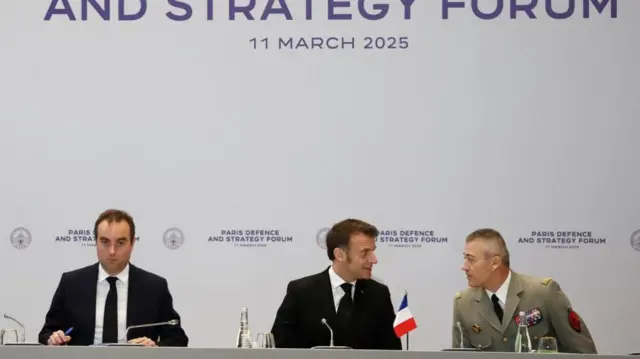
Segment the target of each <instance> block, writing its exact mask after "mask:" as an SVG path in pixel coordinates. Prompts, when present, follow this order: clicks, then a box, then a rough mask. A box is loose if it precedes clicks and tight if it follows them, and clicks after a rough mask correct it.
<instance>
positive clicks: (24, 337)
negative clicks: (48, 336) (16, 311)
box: [4, 313, 42, 346]
mask: <svg viewBox="0 0 640 359" xmlns="http://www.w3.org/2000/svg"><path fill="white" fill-rule="evenodd" d="M4 317H5V319H9V320H11V321H13V322H15V323H16V324H18V325H19V326H20V327H21V328H22V335H21V336H20V339H19V340H18V342H17V343H5V344H4V345H36V346H41V345H42V344H40V343H27V329H26V328H25V326H24V325H23V324H22V323H21V322H20V321H19V320H17V319H16V318H14V317H12V316H10V315H8V314H6V313H5V314H4Z"/></svg>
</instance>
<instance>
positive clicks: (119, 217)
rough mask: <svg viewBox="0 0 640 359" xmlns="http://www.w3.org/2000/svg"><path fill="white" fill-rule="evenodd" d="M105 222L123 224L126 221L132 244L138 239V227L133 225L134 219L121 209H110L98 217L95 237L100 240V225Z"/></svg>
mask: <svg viewBox="0 0 640 359" xmlns="http://www.w3.org/2000/svg"><path fill="white" fill-rule="evenodd" d="M103 221H107V223H113V222H122V221H125V222H127V224H128V225H129V235H130V236H131V243H133V241H134V239H135V237H136V225H135V224H134V223H133V218H131V216H130V215H129V213H127V212H125V211H122V210H119V209H108V210H106V211H104V212H102V213H101V214H100V216H98V219H97V220H96V223H95V224H94V225H93V235H94V237H95V238H96V240H97V239H98V225H100V223H102V222H103Z"/></svg>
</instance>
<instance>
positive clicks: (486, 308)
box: [475, 288, 504, 332]
mask: <svg viewBox="0 0 640 359" xmlns="http://www.w3.org/2000/svg"><path fill="white" fill-rule="evenodd" d="M475 301H476V308H477V310H478V312H479V313H480V315H482V316H483V317H484V319H485V320H486V321H487V322H489V324H491V326H492V327H494V328H495V329H496V330H497V331H499V332H502V325H501V323H500V321H499V320H498V316H497V315H496V312H495V311H494V310H493V304H492V303H491V302H490V301H489V297H488V296H487V293H486V292H485V291H484V289H481V288H478V289H476V294H475ZM503 319H504V318H503Z"/></svg>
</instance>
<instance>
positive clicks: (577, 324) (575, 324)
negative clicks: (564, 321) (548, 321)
mask: <svg viewBox="0 0 640 359" xmlns="http://www.w3.org/2000/svg"><path fill="white" fill-rule="evenodd" d="M569 325H570V326H571V329H573V330H575V331H576V332H578V333H580V332H581V331H582V319H580V316H579V315H578V313H576V312H575V311H574V310H573V309H571V308H569Z"/></svg>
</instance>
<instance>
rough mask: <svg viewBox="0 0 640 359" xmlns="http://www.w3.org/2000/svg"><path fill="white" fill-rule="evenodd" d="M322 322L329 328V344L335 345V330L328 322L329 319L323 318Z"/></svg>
mask: <svg viewBox="0 0 640 359" xmlns="http://www.w3.org/2000/svg"><path fill="white" fill-rule="evenodd" d="M322 324H324V326H325V327H327V329H329V335H330V336H329V346H330V347H332V346H333V330H332V329H331V327H330V326H329V323H327V320H326V319H325V318H322Z"/></svg>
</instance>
